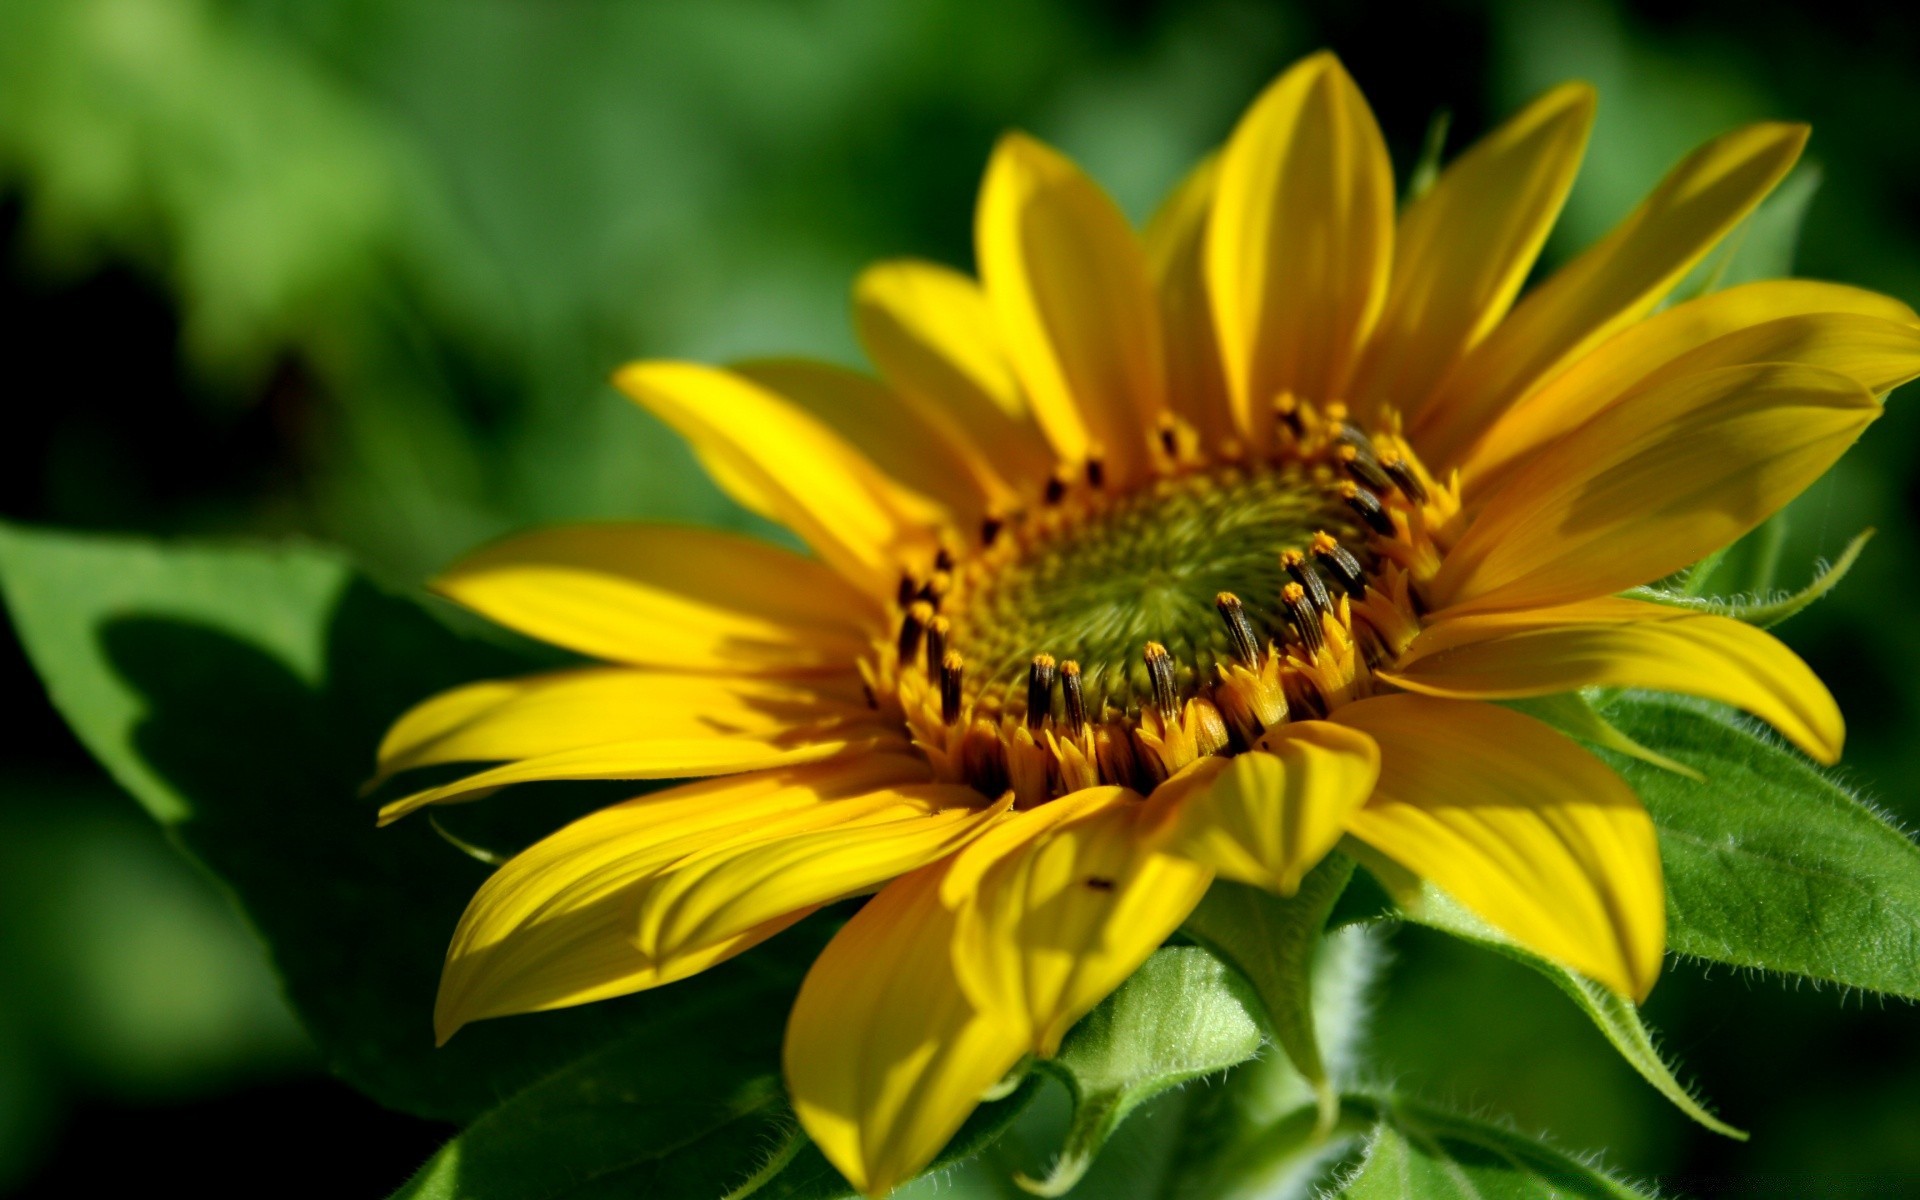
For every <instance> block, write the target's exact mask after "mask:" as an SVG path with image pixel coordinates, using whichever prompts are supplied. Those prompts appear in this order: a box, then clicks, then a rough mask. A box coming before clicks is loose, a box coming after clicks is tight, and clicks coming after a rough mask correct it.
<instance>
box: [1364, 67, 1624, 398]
mask: <svg viewBox="0 0 1920 1200" xmlns="http://www.w3.org/2000/svg"><path fill="white" fill-rule="evenodd" d="M1593 108H1594V92H1593V89H1592V88H1591V87H1589V86H1588V85H1586V84H1584V83H1568V84H1562V85H1561V86H1559V87H1557V88H1554V89H1553V90H1552V91H1550V92H1548V93H1547V94H1546V95H1544V96H1542V97H1540V98H1539V99H1538V100H1535V101H1534V102H1533V103H1532V104H1530V105H1528V106H1527V107H1526V108H1524V109H1522V110H1521V111H1520V113H1519V114H1518V115H1517V116H1515V117H1513V118H1512V119H1511V120H1509V121H1508V122H1507V123H1506V124H1505V125H1502V126H1501V127H1500V128H1498V129H1496V130H1494V131H1493V132H1492V133H1490V134H1488V135H1487V136H1486V137H1484V138H1482V139H1481V140H1480V141H1479V142H1478V143H1476V144H1475V145H1474V146H1473V147H1471V148H1470V149H1469V150H1468V151H1467V152H1466V153H1465V154H1462V155H1461V156H1460V157H1459V159H1457V160H1456V161H1455V162H1454V163H1453V164H1452V165H1451V166H1449V167H1448V168H1447V169H1446V170H1445V171H1443V172H1442V173H1441V175H1440V178H1439V179H1438V180H1436V181H1435V183H1434V185H1433V187H1432V188H1431V189H1429V190H1428V191H1427V192H1426V193H1425V194H1424V195H1422V196H1421V197H1420V198H1419V199H1418V200H1416V201H1414V202H1413V204H1412V205H1411V206H1410V207H1408V209H1407V211H1406V213H1405V214H1404V215H1402V216H1401V218H1400V225H1399V229H1398V230H1397V231H1396V233H1395V235H1394V244H1393V274H1392V286H1391V287H1390V288H1389V290H1388V292H1387V301H1386V307H1385V308H1384V309H1383V310H1382V311H1381V314H1380V322H1379V324H1378V325H1376V326H1374V330H1373V337H1372V340H1371V341H1370V342H1369V343H1368V346H1367V353H1366V356H1365V358H1364V359H1363V361H1362V364H1361V368H1360V373H1359V376H1358V378H1356V379H1355V381H1354V384H1353V387H1352V388H1351V389H1350V394H1349V401H1350V402H1351V403H1352V404H1353V405H1354V407H1355V409H1356V410H1357V411H1359V412H1361V413H1372V412H1376V411H1378V410H1379V408H1380V407H1381V406H1382V405H1388V404H1390V405H1393V406H1395V407H1397V408H1398V409H1399V410H1400V411H1401V412H1402V413H1406V414H1412V413H1417V412H1419V411H1420V409H1421V407H1422V406H1423V405H1424V404H1425V402H1426V399H1427V397H1428V395H1429V394H1431V393H1432V391H1433V389H1434V387H1435V386H1436V385H1437V384H1438V383H1439V382H1440V380H1441V379H1442V377H1444V376H1445V375H1446V373H1447V370H1448V369H1449V368H1451V367H1452V366H1453V364H1454V363H1455V362H1456V361H1457V360H1458V359H1459V358H1460V356H1461V355H1462V354H1463V353H1465V352H1466V351H1467V350H1468V349H1470V348H1472V347H1473V346H1475V345H1477V344H1479V342H1480V341H1481V340H1482V339H1483V338H1485V337H1486V336H1487V335H1488V334H1489V333H1491V332H1492V331H1493V328H1494V326H1496V325H1498V324H1499V323H1500V319H1501V318H1502V317H1504V316H1505V315H1506V313H1507V309H1508V308H1510V307H1511V306H1512V304H1513V299H1514V297H1515V296H1517V295H1518V294H1519V292H1520V285H1521V284H1522V283H1524V282H1525V281H1526V278H1527V272H1528V271H1529V270H1531V269H1532V267H1533V262H1534V259H1535V258H1537V257H1538V256H1539V254H1540V247H1541V245H1542V244H1544V243H1545V242H1546V240H1547V233H1548V232H1549V231H1550V230H1551V229H1552V228H1553V222H1554V220H1555V218H1557V217H1558V216H1559V215H1560V206H1561V205H1562V204H1563V203H1565V202H1566V198H1567V192H1568V190H1569V189H1570V188H1572V186H1573V177H1574V175H1575V174H1576V173H1577V172H1578V171H1579V169H1580V159H1581V156H1582V155H1583V154H1585V152H1586V148H1587V133H1588V132H1589V130H1591V128H1592V126H1593Z"/></svg>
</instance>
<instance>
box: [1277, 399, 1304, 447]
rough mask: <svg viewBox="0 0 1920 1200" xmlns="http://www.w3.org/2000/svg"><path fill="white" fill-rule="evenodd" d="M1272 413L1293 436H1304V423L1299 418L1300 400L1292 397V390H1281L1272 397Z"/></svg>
mask: <svg viewBox="0 0 1920 1200" xmlns="http://www.w3.org/2000/svg"><path fill="white" fill-rule="evenodd" d="M1273 415H1274V416H1276V417H1278V418H1279V419H1280V423H1281V424H1282V425H1285V426H1286V427H1287V432H1289V433H1291V434H1293V436H1294V437H1296V438H1301V437H1305V436H1306V434H1307V426H1306V423H1305V422H1304V421H1302V420H1301V419H1300V401H1298V400H1297V399H1295V398H1294V395H1293V393H1292V392H1281V393H1280V394H1279V395H1278V396H1275V397H1274V399H1273Z"/></svg>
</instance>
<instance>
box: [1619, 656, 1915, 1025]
mask: <svg viewBox="0 0 1920 1200" xmlns="http://www.w3.org/2000/svg"><path fill="white" fill-rule="evenodd" d="M1603 713H1604V715H1605V716H1606V717H1607V718H1608V719H1609V720H1610V721H1612V722H1613V723H1614V724H1615V725H1617V726H1618V727H1619V728H1620V729H1621V730H1622V731H1623V732H1624V733H1626V734H1627V735H1628V736H1630V737H1632V738H1633V739H1634V740H1636V741H1639V742H1642V743H1645V744H1647V745H1650V746H1654V747H1657V748H1658V749H1659V750H1660V751H1661V752H1662V753H1664V754H1669V755H1671V756H1673V757H1674V758H1676V759H1678V760H1680V761H1681V762H1683V763H1686V764H1687V765H1688V766H1691V767H1693V768H1695V769H1696V770H1698V771H1700V772H1701V773H1702V774H1703V775H1704V776H1705V777H1706V782H1704V783H1695V782H1692V781H1690V780H1687V779H1683V778H1681V777H1679V776H1676V775H1673V774H1671V773H1669V772H1665V771H1660V770H1656V769H1654V768H1651V767H1649V766H1647V765H1646V764H1644V763H1640V762H1636V761H1634V760H1632V759H1629V758H1625V757H1622V756H1619V755H1613V754H1607V753H1606V752H1604V751H1603V752H1602V754H1603V757H1606V758H1607V759H1608V761H1609V762H1611V763H1612V764H1613V766H1614V768H1615V769H1616V770H1618V771H1619V772H1620V774H1621V775H1623V776H1624V777H1625V778H1626V779H1627V781H1628V782H1629V783H1631V784H1632V785H1633V786H1634V789H1635V790H1636V791H1637V792H1639V794H1640V798H1641V800H1642V801H1644V802H1645V803H1646V806H1647V810H1648V811H1649V812H1651V813H1652V814H1653V820H1654V824H1655V825H1656V826H1657V827H1658V829H1659V832H1660V861H1661V864H1662V866H1663V868H1664V869H1665V872H1666V880H1667V914H1668V917H1667V921H1668V934H1667V942H1668V945H1669V947H1670V948H1671V949H1673V950H1674V951H1675V952H1676V953H1679V954H1685V955H1691V956H1693V957H1695V958H1702V959H1707V960H1709V961H1712V962H1720V963H1729V964H1732V965H1734V966H1740V967H1752V968H1757V969H1761V970H1768V971H1778V972H1782V973H1784V974H1789V975H1798V976H1802V977H1804V978H1807V979H1813V980H1819V981H1823V982H1828V983H1835V984H1839V985H1841V986H1843V987H1857V988H1863V989H1866V990H1868V991H1874V992H1884V993H1888V994H1891V995H1897V996H1905V997H1907V998H1909V999H1920V846H1916V845H1915V844H1914V842H1913V840H1912V839H1911V838H1909V837H1908V836H1907V835H1906V834H1904V833H1902V832H1901V831H1900V830H1898V829H1896V828H1894V827H1893V826H1892V825H1890V824H1888V823H1887V821H1886V820H1884V819H1883V818H1882V817H1881V816H1880V815H1878V814H1877V813H1875V812H1874V811H1873V810H1872V809H1871V808H1869V807H1868V806H1867V805H1865V804H1863V803H1861V802H1860V801H1859V800H1858V799H1856V798H1855V797H1854V796H1853V795H1852V794H1851V793H1849V792H1848V791H1847V790H1846V789H1844V788H1842V787H1841V786H1840V785H1839V784H1837V783H1835V782H1834V781H1833V780H1832V779H1831V778H1829V777H1828V776H1826V775H1824V774H1822V773H1821V772H1820V771H1819V770H1818V769H1816V768H1815V767H1813V766H1812V765H1811V764H1809V763H1808V762H1807V761H1806V760H1805V759H1804V758H1802V757H1801V756H1800V755H1798V754H1797V753H1795V752H1793V751H1791V750H1788V749H1786V748H1784V747H1782V746H1780V745H1779V744H1778V743H1776V742H1775V741H1773V740H1772V739H1771V737H1769V736H1767V735H1764V734H1761V733H1757V732H1755V731H1754V729H1753V727H1752V726H1751V725H1750V724H1748V723H1746V722H1743V721H1736V719H1734V718H1731V717H1728V716H1725V715H1722V714H1721V712H1720V711H1718V710H1712V709H1709V708H1707V707H1706V706H1704V705H1701V704H1699V703H1697V702H1691V701H1685V700H1678V699H1673V698H1667V697H1650V696H1643V695H1639V694H1633V693H1630V694H1627V695H1624V696H1621V697H1618V698H1616V699H1615V700H1613V701H1612V702H1610V703H1609V704H1608V705H1607V706H1606V707H1605V708H1604V710H1603Z"/></svg>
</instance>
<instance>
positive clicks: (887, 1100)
mask: <svg viewBox="0 0 1920 1200" xmlns="http://www.w3.org/2000/svg"><path fill="white" fill-rule="evenodd" d="M946 870H947V864H946V863H935V864H933V865H932V866H929V867H924V868H922V869H921V870H919V871H916V872H914V873H913V874H911V875H906V876H903V877H901V878H900V879H896V880H895V881H894V882H892V883H891V884H888V885H887V887H886V888H885V889H883V890H882V891H881V892H880V894H879V895H878V896H875V897H874V898H873V899H872V900H870V901H868V902H867V905H866V907H864V908H862V909H861V910H860V911H859V912H858V913H855V914H854V917H853V919H852V920H851V921H848V922H847V925H846V928H844V929H842V930H841V931H840V932H839V934H837V935H836V936H835V937H834V939H833V941H832V942H831V943H829V944H828V946H827V948H826V950H825V951H824V952H823V953H822V954H821V955H820V958H819V959H818V960H817V961H816V962H815V963H814V964H813V969H812V970H811V971H809V972H808V973H807V978H806V982H805V983H803V984H801V986H800V995H799V997H798V998H797V999H796V1000H795V1001H794V1005H793V1014H792V1015H791V1016H790V1017H789V1018H788V1020H787V1043H786V1054H785V1059H786V1075H787V1090H788V1091H789V1092H790V1093H792V1096H793V1111H794V1113H795V1115H797V1116H798V1117H799V1118H800V1124H801V1126H802V1127H804V1128H805V1129H806V1131H807V1136H809V1137H811V1138H812V1139H813V1142H814V1144H815V1145H816V1146H818V1147H820V1152H821V1153H822V1154H824V1155H826V1157H827V1161H829V1162H831V1163H832V1164H833V1165H834V1166H835V1167H837V1168H839V1170H840V1173H841V1174H842V1175H845V1176H846V1177H847V1180H848V1182H850V1183H852V1184H853V1186H854V1187H856V1188H858V1189H859V1190H860V1191H861V1192H863V1193H865V1194H866V1195H869V1196H884V1195H886V1194H887V1193H888V1192H890V1191H892V1190H893V1188H894V1187H895V1186H897V1185H899V1184H901V1183H904V1182H906V1181H907V1180H908V1179H911V1178H913V1177H914V1176H915V1175H918V1174H919V1173H920V1171H921V1170H922V1169H923V1168H924V1167H925V1166H926V1165H927V1164H928V1163H930V1162H932V1161H933V1158H934V1156H935V1155H936V1154H938V1153H940V1149H941V1147H943V1146H945V1145H946V1144H947V1140H948V1139H949V1138H951V1137H952V1136H953V1134H954V1131H955V1130H957V1129H959V1128H960V1124H961V1122H963V1121H965V1120H966V1119H967V1114H968V1113H971V1112H972V1111H973V1110H974V1108H975V1107H977V1106H978V1105H979V1103H980V1101H981V1099H982V1098H983V1097H984V1096H985V1095H986V1094H987V1092H988V1091H989V1090H991V1089H992V1088H993V1087H994V1086H995V1085H996V1084H998V1083H999V1082H1000V1081H1001V1079H1002V1078H1004V1077H1005V1076H1006V1074H1007V1073H1008V1072H1009V1071H1010V1070H1012V1069H1013V1066H1014V1064H1015V1063H1017V1062H1019V1061H1020V1058H1021V1056H1022V1055H1023V1054H1025V1053H1026V1049H1027V1045H1026V1039H1025V1037H1024V1036H1023V1031H1022V1030H1021V1029H1019V1028H1018V1027H1017V1026H1015V1025H1012V1024H1009V1023H1008V1022H1006V1021H1003V1020H1000V1019H999V1018H998V1017H996V1016H995V1015H993V1014H990V1013H986V1012H983V1011H982V1010H981V1009H979V1008H978V1007H977V1006H976V1005H975V1004H974V1003H973V1002H972V1001H971V1000H970V999H968V997H967V995H966V993H965V992H964V991H962V990H961V987H960V984H959V981H958V980H957V979H956V978H955V977H954V972H953V956H952V943H953V937H954V928H953V927H954V915H953V913H952V912H951V911H950V910H949V909H948V908H947V907H946V906H945V905H944V904H942V903H941V901H940V891H941V883H942V881H943V879H944V876H945V874H946Z"/></svg>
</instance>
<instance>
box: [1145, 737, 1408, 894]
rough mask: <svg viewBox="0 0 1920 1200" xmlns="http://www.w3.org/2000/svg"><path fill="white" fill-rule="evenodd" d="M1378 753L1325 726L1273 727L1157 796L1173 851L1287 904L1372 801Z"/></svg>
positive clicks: (1364, 741) (1358, 739)
mask: <svg viewBox="0 0 1920 1200" xmlns="http://www.w3.org/2000/svg"><path fill="white" fill-rule="evenodd" d="M1379 773H1380V751H1379V748H1378V747H1377V746H1375V745H1374V744H1373V739H1371V738H1369V737H1368V736H1367V735H1366V734H1364V733H1361V732H1360V731H1359V730H1356V729H1349V728H1347V727H1345V726H1342V725H1335V724H1333V723H1331V722H1328V721H1293V722H1289V723H1287V724H1284V725H1277V726H1275V727H1274V728H1273V729H1271V730H1268V731H1267V733H1266V734H1265V735H1264V736H1263V737H1261V739H1260V742H1259V744H1258V745H1256V746H1254V747H1253V748H1252V749H1251V750H1249V751H1248V752H1247V753H1245V754H1242V755H1239V756H1238V757H1236V758H1233V759H1223V758H1208V759H1203V760H1202V761H1200V762H1199V763H1196V764H1194V766H1192V767H1189V768H1188V769H1187V771H1185V772H1183V773H1182V774H1180V775H1178V776H1176V777H1174V778H1173V779H1170V780H1168V781H1167V782H1166V783H1165V784H1164V785H1162V787H1161V789H1160V790H1161V791H1164V792H1166V793H1167V795H1166V796H1165V797H1164V798H1162V797H1161V796H1160V795H1159V793H1158V792H1156V793H1155V799H1156V802H1160V803H1166V804H1168V805H1170V806H1172V808H1173V810H1174V816H1173V818H1172V821H1173V831H1172V834H1171V836H1170V837H1169V839H1168V842H1167V845H1168V848H1169V849H1172V850H1174V851H1177V852H1178V853H1180V854H1183V855H1185V856H1186V857H1188V858H1191V859H1193V860H1194V861H1196V862H1200V863H1204V864H1206V865H1207V866H1210V867H1212V868H1213V869H1214V870H1215V871H1217V872H1218V873H1219V874H1220V875H1221V876H1222V877H1224V878H1227V879H1233V880H1238V881H1239V882H1241V883H1250V884H1253V885H1254V886H1256V887H1264V888H1268V889H1270V890H1272V891H1275V892H1278V893H1280V894H1281V895H1283V896H1291V895H1292V894H1293V893H1294V892H1296V891H1298V890H1299V888H1300V879H1301V877H1302V876H1304V875H1305V874H1306V873H1307V872H1308V871H1310V870H1312V869H1313V867H1314V864H1316V863H1318V862H1319V861H1320V860H1321V859H1322V858H1324V857H1326V854H1327V852H1328V851H1329V850H1331V849H1333V847H1334V845H1335V843H1337V842H1338V841H1339V840H1340V838H1341V836H1342V835H1343V834H1344V833H1346V829H1347V818H1348V817H1350V816H1351V815H1352V814H1353V813H1354V812H1355V811H1356V810H1358V809H1359V808H1360V806H1361V805H1363V804H1365V803H1366V801H1367V797H1368V796H1370V795H1371V794H1372V793H1373V784H1374V780H1375V779H1376V778H1377V777H1378V776H1379Z"/></svg>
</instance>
